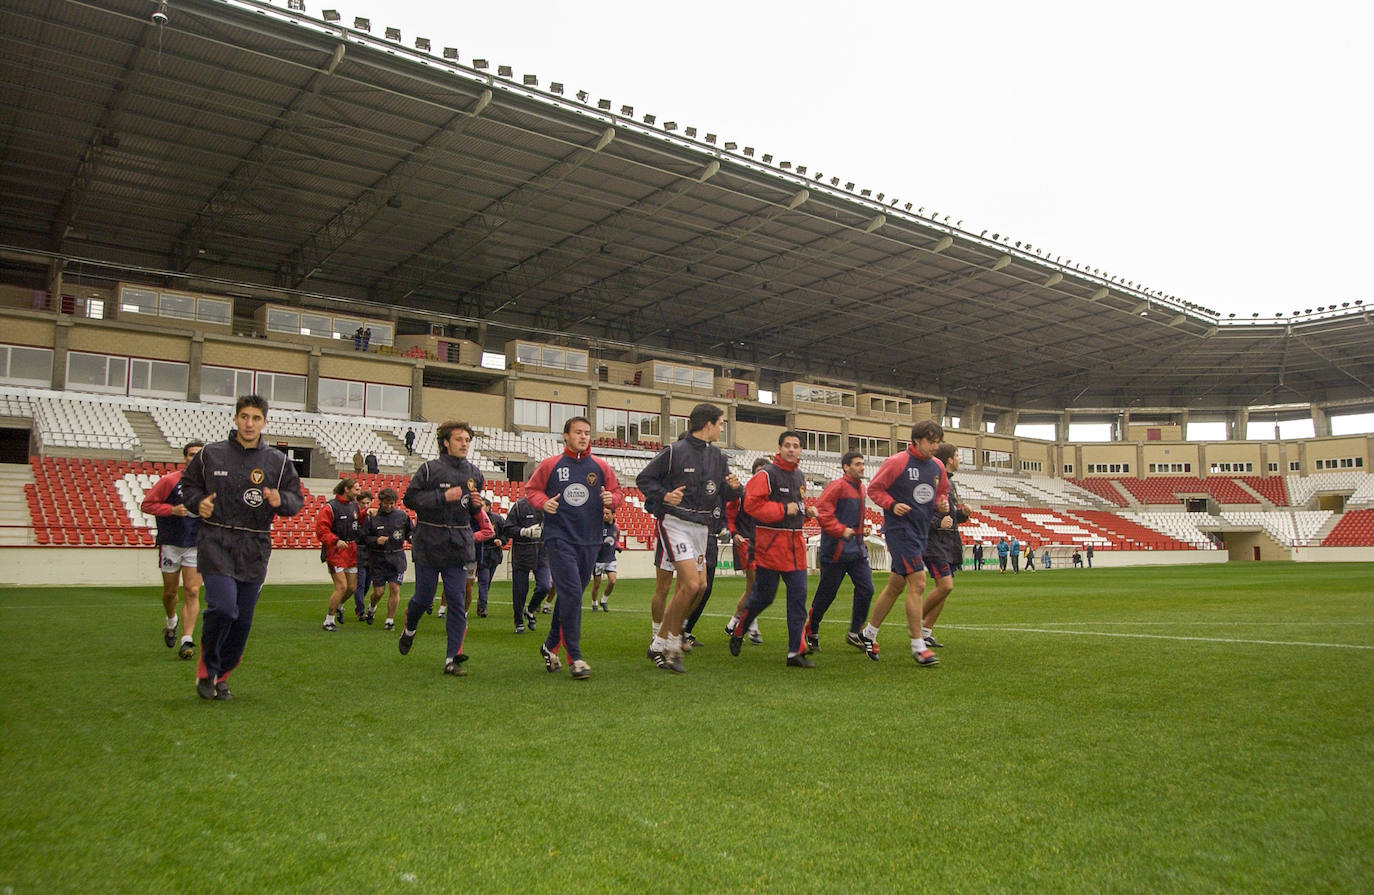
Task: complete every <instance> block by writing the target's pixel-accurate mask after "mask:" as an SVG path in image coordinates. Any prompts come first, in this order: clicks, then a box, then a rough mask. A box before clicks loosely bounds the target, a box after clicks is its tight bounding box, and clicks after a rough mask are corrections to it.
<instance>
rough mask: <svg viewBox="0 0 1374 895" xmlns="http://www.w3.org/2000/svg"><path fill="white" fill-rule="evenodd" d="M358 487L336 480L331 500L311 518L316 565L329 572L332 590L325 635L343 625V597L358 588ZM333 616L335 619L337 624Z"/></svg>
mask: <svg viewBox="0 0 1374 895" xmlns="http://www.w3.org/2000/svg"><path fill="white" fill-rule="evenodd" d="M357 496H358V483H357V482H356V481H354V480H353V479H339V481H338V483H337V484H335V485H334V496H333V498H331V499H330V500H327V501H325V502H324V503H323V504H321V505H320V509H319V511H318V512H316V514H315V537H316V538H318V539H319V541H320V561H321V562H323V563H324V564H325V568H326V569H328V570H329V577H330V579H331V580H332V581H333V582H334V589H333V590H332V591H330V593H329V611H328V612H327V613H326V614H325V617H324V624H323V625H321V626H320V627H322V628H324V630H326V631H337V630H339V626H340V625H341V624H342V623H343V612H342V611H341V610H340V606H341V605H342V604H343V598H344V594H353V593H354V592H355V591H356V590H357V588H358V546H357V543H356V542H357V540H358V503H357V501H356V500H355V498H356V497H357ZM335 616H338V618H337V621H336V619H335Z"/></svg>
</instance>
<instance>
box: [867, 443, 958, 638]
mask: <svg viewBox="0 0 1374 895" xmlns="http://www.w3.org/2000/svg"><path fill="white" fill-rule="evenodd" d="M944 434H945V432H944V429H942V428H941V427H940V424H939V423H937V422H935V421H934V420H922V421H921V422H919V423H917V424H916V425H914V426H912V427H911V444H910V445H908V446H907V449H906V450H904V451H902V452H901V453H898V454H893V455H892V456H891V457H888V458H887V460H886V461H885V462H884V463H883V465H882V467H881V468H879V470H878V474H877V475H875V476H874V477H873V480H872V481H871V482H869V483H868V496H869V497H871V498H872V499H873V502H874V503H876V504H877V505H878V506H880V507H882V509H883V539H884V540H885V541H886V542H887V552H888V555H889V557H890V558H891V560H892V574H891V575H889V576H888V579H887V586H886V587H884V588H883V592H882V593H881V594H879V595H878V598H877V600H875V601H874V604H873V618H872V620H871V621H870V622H869V624H867V625H866V626H864V629H863V636H864V637H866V638H867V639H868V640H870V641H871V642H872V644H873V646H872V647H871V649H870V651H869V655H870V656H877V654H878V628H879V627H880V626H881V625H882V623H883V619H885V618H887V614H888V612H890V611H891V610H892V606H893V604H894V603H896V602H897V597H898V596H899V595H900V594H901V593H902V591H903V590H904V589H905V591H906V619H907V629H908V631H909V632H910V634H911V654H912V656H913V657H914V658H915V659H916V662H917V663H918V664H920V665H934V664H936V663H937V662H939V661H940V660H939V659H938V658H936V656H935V654H934V653H932V652H931V651H930V650H929V649H927V648H926V642H925V638H924V637H923V636H922V635H921V592H922V591H924V590H925V587H926V570H925V558H924V557H925V549H926V535H927V533H928V532H929V530H930V520H931V517H932V516H933V515H934V514H935V513H937V512H945V511H946V510H947V509H948V508H949V501H948V495H949V476H947V475H945V467H944V466H943V465H941V463H940V461H939V460H937V459H935V449H936V448H937V447H939V445H940V440H941V439H942V438H943V437H944Z"/></svg>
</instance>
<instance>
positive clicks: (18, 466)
mask: <svg viewBox="0 0 1374 895" xmlns="http://www.w3.org/2000/svg"><path fill="white" fill-rule="evenodd" d="M32 484H33V470H32V469H30V468H29V465H28V464H27V463H0V546H3V547H32V546H33V545H34V543H35V542H34V539H33V528H32V525H33V519H32V518H30V516H29V504H28V501H26V500H25V499H24V486H25V485H32Z"/></svg>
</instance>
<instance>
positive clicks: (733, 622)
mask: <svg viewBox="0 0 1374 895" xmlns="http://www.w3.org/2000/svg"><path fill="white" fill-rule="evenodd" d="M738 626H739V616H738V615H732V616H730V620H729V621H728V622H726V623H725V629H726V630H727V631H729V632H730V633H731V634H733V633H735V628H736V627H738Z"/></svg>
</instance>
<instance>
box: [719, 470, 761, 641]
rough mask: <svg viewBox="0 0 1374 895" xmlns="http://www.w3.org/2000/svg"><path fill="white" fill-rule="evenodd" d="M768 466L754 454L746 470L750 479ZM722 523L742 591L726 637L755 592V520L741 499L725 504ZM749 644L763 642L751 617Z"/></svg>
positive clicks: (730, 634) (732, 632) (756, 622)
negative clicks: (728, 535) (741, 577)
mask: <svg viewBox="0 0 1374 895" xmlns="http://www.w3.org/2000/svg"><path fill="white" fill-rule="evenodd" d="M767 465H768V458H767V457H757V458H755V459H754V465H753V468H751V469H750V470H749V475H750V477H751V478H752V477H753V476H754V475H755V474H756V473H757V472H758V471H759V470H760V469H763V467H765V466H767ZM725 523H726V526H727V527H728V528H729V529H730V533H731V534H732V535H734V540H733V545H732V546H733V548H734V555H735V568H736V569H738V570H740V571H742V572H744V593H742V594H740V595H739V600H738V601H737V602H736V603H735V614H734V615H732V616H730V620H729V621H728V622H726V623H725V633H726V636H730V637H733V636H734V634H735V630H736V629H737V628H738V626H739V620H740V619H742V618H744V610H745V607H746V606H747V605H748V602H749V595H750V594H751V593H753V592H754V520H753V519H751V518H750V517H749V514H748V513H746V512H744V501H743V500H742V499H741V500H731V501H727V502H726V504H725ZM745 635H746V636H747V637H748V638H749V642H750V643H763V635H762V634H760V633H759V621H758V619H754V623H753V624H752V625H750V626H749V630H748V631H746V632H745Z"/></svg>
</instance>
